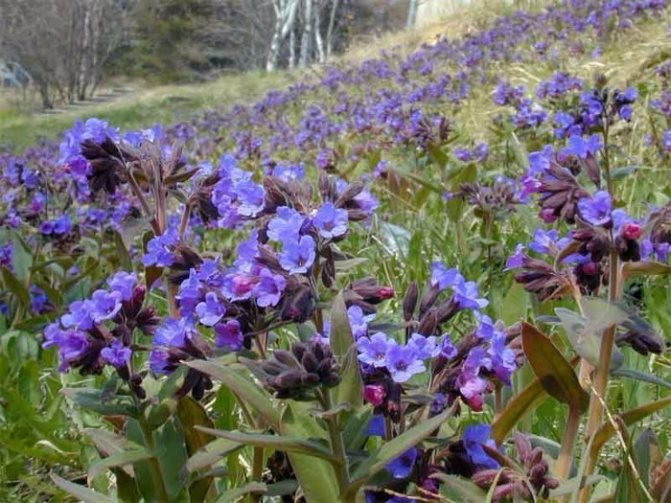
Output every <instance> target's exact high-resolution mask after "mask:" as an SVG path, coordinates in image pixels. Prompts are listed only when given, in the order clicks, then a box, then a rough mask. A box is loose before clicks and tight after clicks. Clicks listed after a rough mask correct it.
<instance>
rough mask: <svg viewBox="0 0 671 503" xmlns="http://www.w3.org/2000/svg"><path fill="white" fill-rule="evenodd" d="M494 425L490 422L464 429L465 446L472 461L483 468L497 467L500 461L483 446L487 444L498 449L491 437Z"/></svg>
mask: <svg viewBox="0 0 671 503" xmlns="http://www.w3.org/2000/svg"><path fill="white" fill-rule="evenodd" d="M491 434H492V427H491V426H489V425H488V424H474V425H471V426H468V427H467V428H466V429H465V430H464V437H463V442H464V448H465V449H466V454H467V455H468V457H469V458H470V460H471V462H472V463H473V464H474V465H476V466H478V467H481V468H491V469H495V468H498V467H499V463H498V462H497V461H496V460H495V459H494V458H491V457H490V456H489V455H488V454H487V453H486V452H485V450H484V448H483V447H482V446H483V445H486V446H488V447H492V448H494V449H496V443H495V442H494V440H492V438H491Z"/></svg>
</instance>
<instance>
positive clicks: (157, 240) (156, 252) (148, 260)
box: [142, 231, 177, 267]
mask: <svg viewBox="0 0 671 503" xmlns="http://www.w3.org/2000/svg"><path fill="white" fill-rule="evenodd" d="M176 244H177V234H176V233H174V232H171V231H167V232H166V233H164V234H163V235H161V236H155V237H153V238H152V239H150V240H149V242H148V243H147V253H146V254H145V255H144V257H142V263H143V264H144V265H145V266H151V265H155V266H157V267H170V266H171V265H172V264H173V263H174V261H175V258H174V256H173V253H172V247H173V246H175V245H176Z"/></svg>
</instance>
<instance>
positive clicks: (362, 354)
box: [357, 332, 396, 367]
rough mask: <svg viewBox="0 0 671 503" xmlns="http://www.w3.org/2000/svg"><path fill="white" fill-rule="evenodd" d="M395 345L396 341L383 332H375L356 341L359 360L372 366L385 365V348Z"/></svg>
mask: <svg viewBox="0 0 671 503" xmlns="http://www.w3.org/2000/svg"><path fill="white" fill-rule="evenodd" d="M392 345H396V341H394V340H393V339H392V340H389V339H387V336H386V335H385V334H384V333H383V332H376V333H374V334H373V335H371V336H370V338H368V337H362V338H360V339H359V340H358V341H357V349H358V350H359V361H360V362H362V363H365V364H367V365H372V366H374V367H384V366H386V365H387V349H388V348H389V347H390V346H392Z"/></svg>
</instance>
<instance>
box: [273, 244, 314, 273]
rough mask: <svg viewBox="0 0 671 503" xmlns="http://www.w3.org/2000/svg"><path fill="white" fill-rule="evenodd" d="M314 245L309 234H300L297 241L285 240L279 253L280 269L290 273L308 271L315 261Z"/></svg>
mask: <svg viewBox="0 0 671 503" xmlns="http://www.w3.org/2000/svg"><path fill="white" fill-rule="evenodd" d="M316 247H317V244H316V243H315V240H314V239H312V237H311V236H301V237H300V238H299V240H298V241H285V242H284V243H283V245H282V251H281V252H280V253H279V260H280V265H281V266H282V269H284V270H285V271H287V272H289V273H290V274H297V273H306V272H308V269H309V268H310V267H311V266H312V264H313V263H314V261H315V257H316Z"/></svg>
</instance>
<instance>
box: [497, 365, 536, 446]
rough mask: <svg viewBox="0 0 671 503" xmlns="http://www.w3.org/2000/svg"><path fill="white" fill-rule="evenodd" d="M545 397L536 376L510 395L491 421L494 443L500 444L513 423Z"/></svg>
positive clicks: (513, 425)
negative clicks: (521, 388) (513, 394)
mask: <svg viewBox="0 0 671 503" xmlns="http://www.w3.org/2000/svg"><path fill="white" fill-rule="evenodd" d="M546 398H547V393H546V392H545V389H544V388H543V385H542V384H541V381H540V379H538V378H536V379H534V380H533V381H531V382H530V383H529V384H528V385H527V386H526V387H525V388H524V389H523V390H521V391H520V392H519V393H517V394H516V395H515V396H514V397H512V398H511V399H510V400H509V401H508V403H507V404H506V406H505V408H504V409H503V410H502V411H501V413H500V414H499V415H497V416H496V418H495V419H494V422H492V438H493V439H494V440H495V441H496V443H497V444H499V445H501V444H502V443H503V441H504V440H505V439H506V437H507V436H508V434H509V433H510V432H511V431H513V428H514V427H515V425H517V424H518V422H519V421H520V420H521V419H522V418H523V417H524V416H526V415H527V414H530V413H531V412H533V411H534V409H535V408H536V407H538V406H539V405H540V404H541V403H542V402H543V400H545V399H546Z"/></svg>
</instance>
